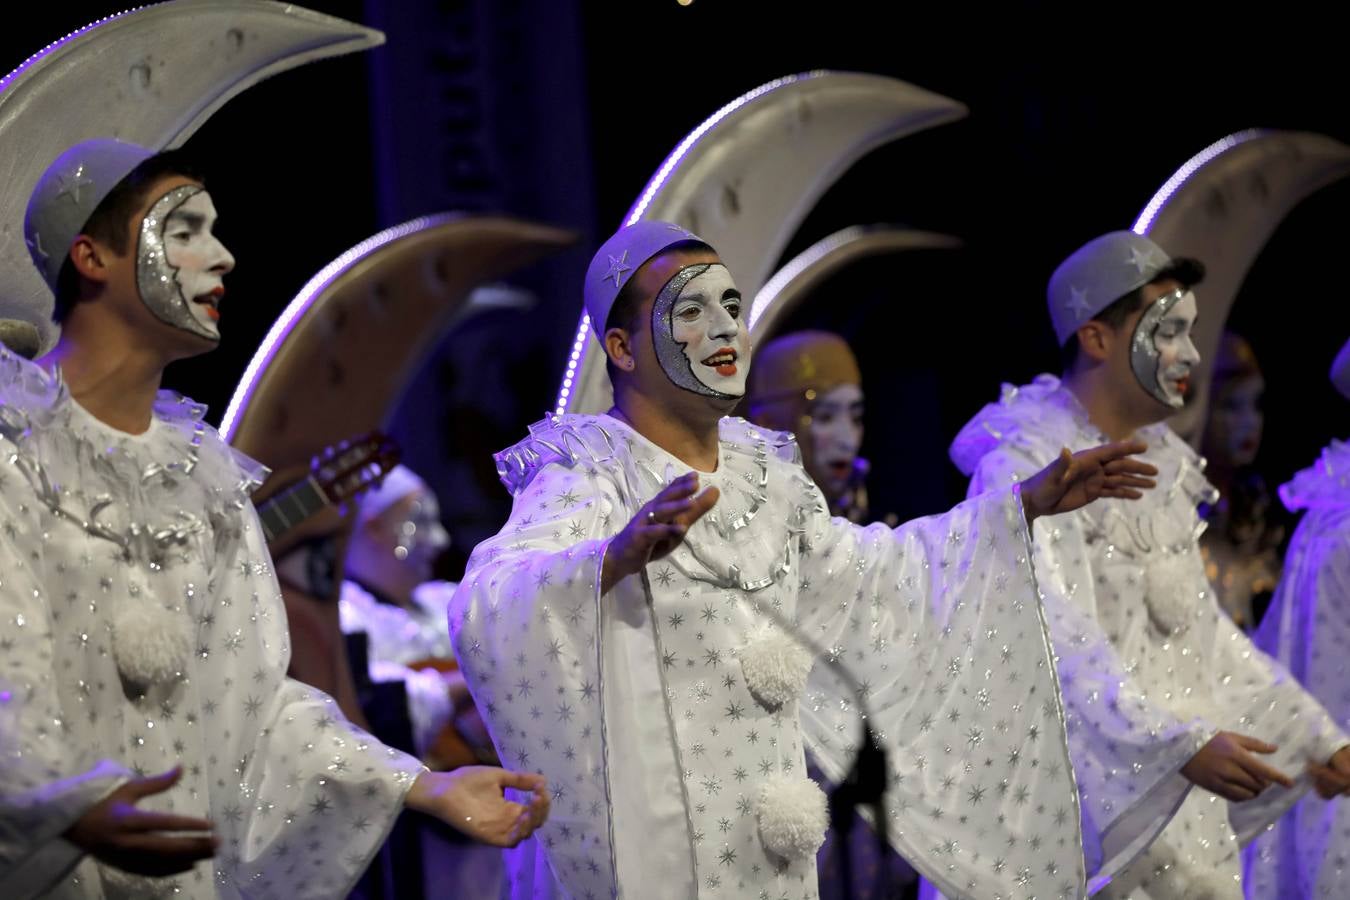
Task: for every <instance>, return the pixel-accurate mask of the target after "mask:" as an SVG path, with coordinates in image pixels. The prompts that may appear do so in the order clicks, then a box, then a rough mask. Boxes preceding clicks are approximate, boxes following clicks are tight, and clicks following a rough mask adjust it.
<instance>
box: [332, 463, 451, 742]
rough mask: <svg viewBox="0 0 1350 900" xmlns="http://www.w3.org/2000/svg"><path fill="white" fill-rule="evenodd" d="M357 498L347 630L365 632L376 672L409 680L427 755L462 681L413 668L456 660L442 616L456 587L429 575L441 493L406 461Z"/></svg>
mask: <svg viewBox="0 0 1350 900" xmlns="http://www.w3.org/2000/svg"><path fill="white" fill-rule="evenodd" d="M359 504H360V505H359V506H358V508H357V514H356V525H355V527H354V528H353V530H352V537H351V540H350V541H349V542H348V544H347V556H346V559H345V560H344V563H345V565H344V567H343V571H344V574H345V576H346V580H344V581H343V583H342V596H341V599H340V600H339V601H338V610H339V613H340V615H341V622H342V631H343V633H345V634H352V633H355V632H361V633H364V634H365V635H366V639H367V641H368V648H367V652H368V656H369V659H370V676H371V678H372V679H374V680H375V681H402V682H403V683H404V686H405V687H406V689H407V692H408V715H409V718H410V720H411V724H412V731H413V740H414V743H415V745H416V747H417V752H418V754H419V755H421V756H422V757H423V758H425V757H426V752H427V751H428V750H429V749H430V747H431V745H432V743H433V742H434V741H435V738H436V735H437V734H438V733H439V732H440V731H441V729H443V728H445V726H446V725H448V724H449V723H450V719H451V717H452V716H453V714H454V703H453V698H452V690H453V687H454V682H455V681H459V682H460V683H461V684H462V679H461V678H460V677H459V676H458V675H457V674H454V675H447V674H446V673H443V672H441V671H440V670H438V669H436V668H420V667H418V668H414V667H413V664H416V663H419V662H422V661H430V660H436V659H440V660H446V661H451V660H453V659H454V651H453V650H452V649H451V647H450V633H449V632H448V631H447V630H446V626H445V621H446V610H447V608H448V607H449V604H450V597H451V596H452V594H453V593H454V589H455V586H454V585H453V584H450V583H448V582H444V581H434V580H432V578H431V573H432V565H433V564H434V563H435V561H436V555H437V554H438V553H440V552H441V551H442V550H443V549H445V548H446V547H447V546H449V543H450V541H449V536H448V535H447V534H446V533H445V529H444V528H443V527H442V526H441V523H440V513H439V509H438V506H437V503H436V496H435V495H434V494H432V493H431V491H430V489H429V488H428V487H427V485H426V482H424V481H423V480H422V479H421V478H420V477H418V475H417V474H416V473H414V472H413V471H412V470H411V469H409V468H408V467H407V466H402V465H400V466H395V467H394V468H393V469H392V470H391V471H390V472H389V474H388V475H387V476H386V477H385V479H384V481H382V482H381V483H380V484H379V485H378V486H377V487H375V488H372V489H371V490H370V491H368V492H367V493H366V495H365V496H363V497H362V498H361V500H360V501H359Z"/></svg>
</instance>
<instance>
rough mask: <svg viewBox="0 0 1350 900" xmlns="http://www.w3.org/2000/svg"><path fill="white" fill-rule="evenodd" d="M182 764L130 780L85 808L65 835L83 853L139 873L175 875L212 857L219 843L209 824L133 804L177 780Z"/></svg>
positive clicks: (203, 820) (124, 869) (179, 776)
mask: <svg viewBox="0 0 1350 900" xmlns="http://www.w3.org/2000/svg"><path fill="white" fill-rule="evenodd" d="M182 776H183V770H182V769H181V768H175V769H170V770H169V771H168V772H165V773H164V774H163V775H156V776H154V777H153V778H134V779H132V780H131V781H128V782H127V783H126V784H124V785H122V786H121V787H119V788H118V789H117V790H115V791H113V792H112V793H111V794H109V795H108V796H107V797H104V798H103V799H102V800H101V801H99V802H98V803H95V804H94V805H93V806H91V807H90V808H89V811H88V812H86V813H85V814H84V815H83V816H80V818H79V820H78V821H77V822H76V823H75V824H74V825H72V826H70V828H68V829H66V839H67V840H69V841H70V842H71V843H72V844H74V845H75V846H77V847H79V848H80V849H81V850H83V851H84V852H85V853H88V854H89V855H90V856H93V857H94V858H95V859H97V860H98V861H99V862H101V863H105V864H107V865H110V866H112V867H114V868H117V869H121V870H123V871H125V872H134V873H135V874H137V875H154V876H160V875H174V874H177V873H178V872H186V871H187V870H188V869H191V868H192V867H193V866H194V865H195V864H196V863H197V862H198V861H199V860H203V859H209V858H211V857H212V856H215V855H216V847H217V845H218V844H219V843H220V842H219V840H217V838H216V836H215V835H213V834H212V833H211V823H210V822H209V821H207V820H206V819H197V818H193V817H191V816H176V815H174V814H172V813H161V812H150V811H149V810H143V809H139V808H137V806H136V804H137V803H138V802H139V801H140V800H142V799H144V798H146V797H149V796H151V795H153V794H162V793H163V792H165V791H167V790H168V789H169V788H171V787H173V786H174V785H175V784H177V783H178V779H179V778H181V777H182Z"/></svg>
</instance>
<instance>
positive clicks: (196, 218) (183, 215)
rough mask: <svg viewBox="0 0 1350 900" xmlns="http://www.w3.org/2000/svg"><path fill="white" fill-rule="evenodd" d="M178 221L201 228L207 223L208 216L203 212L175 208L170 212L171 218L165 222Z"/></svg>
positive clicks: (190, 226) (191, 226) (167, 223)
mask: <svg viewBox="0 0 1350 900" xmlns="http://www.w3.org/2000/svg"><path fill="white" fill-rule="evenodd" d="M176 222H178V223H182V224H184V225H186V226H188V227H189V228H201V227H202V226H204V225H205V224H206V216H204V215H202V214H201V213H195V212H187V211H185V210H175V211H173V212H171V213H169V218H168V219H166V220H165V224H166V225H172V224H174V223H176Z"/></svg>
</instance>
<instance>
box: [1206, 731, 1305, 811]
mask: <svg viewBox="0 0 1350 900" xmlns="http://www.w3.org/2000/svg"><path fill="white" fill-rule="evenodd" d="M1278 749H1279V748H1278V747H1276V746H1275V745H1274V744H1267V743H1266V742H1265V741H1260V740H1257V739H1256V738H1254V737H1248V736H1247V735H1245V734H1237V733H1235V732H1232V731H1220V732H1219V733H1218V734H1216V735H1214V737H1212V738H1210V739H1209V743H1207V744H1205V746H1203V747H1201V748H1200V750H1199V751H1198V752H1197V753H1196V754H1195V755H1194V756H1192V757H1191V758H1190V761H1189V762H1187V763H1186V765H1184V766H1182V767H1181V774H1182V775H1183V776H1185V778H1186V780H1188V781H1190V782H1191V783H1192V784H1194V785H1196V786H1197V787H1202V788H1204V789H1205V790H1207V791H1210V792H1212V793H1215V794H1218V795H1219V796H1220V797H1223V798H1224V799H1225V800H1233V801H1236V802H1241V801H1243V800H1250V799H1252V798H1253V797H1255V796H1257V795H1258V794H1260V793H1261V792H1262V791H1264V790H1265V789H1266V788H1268V787H1270V786H1271V785H1272V784H1279V785H1283V786H1284V787H1293V786H1294V781H1293V779H1291V778H1290V777H1289V776H1288V775H1286V774H1284V773H1283V772H1281V771H1280V770H1279V769H1276V768H1275V767H1273V766H1269V765H1266V764H1265V763H1263V762H1261V760H1259V759H1257V758H1256V757H1255V756H1253V755H1252V754H1253V753H1274V752H1275V751H1276V750H1278Z"/></svg>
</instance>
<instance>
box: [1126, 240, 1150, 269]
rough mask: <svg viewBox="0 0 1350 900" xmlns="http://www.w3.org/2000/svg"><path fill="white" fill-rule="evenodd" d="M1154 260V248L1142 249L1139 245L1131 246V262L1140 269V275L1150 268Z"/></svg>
mask: <svg viewBox="0 0 1350 900" xmlns="http://www.w3.org/2000/svg"><path fill="white" fill-rule="evenodd" d="M1152 262H1153V251H1152V250H1148V251H1141V250H1140V249H1139V248H1138V247H1131V248H1130V258H1129V263H1130V264H1131V265H1132V266H1134V267H1135V268H1136V269H1138V270H1139V274H1140V275H1143V274H1144V272H1145V271H1146V270H1147V269H1148V268H1149V266H1150V265H1151V264H1152Z"/></svg>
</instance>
